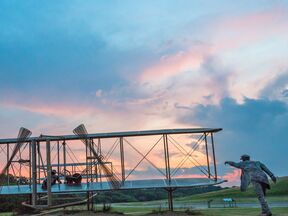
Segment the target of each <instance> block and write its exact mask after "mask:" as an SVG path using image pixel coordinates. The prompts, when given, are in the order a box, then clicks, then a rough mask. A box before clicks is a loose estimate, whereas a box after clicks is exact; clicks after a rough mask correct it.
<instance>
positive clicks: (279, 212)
mask: <svg viewBox="0 0 288 216" xmlns="http://www.w3.org/2000/svg"><path fill="white" fill-rule="evenodd" d="M200 212H201V213H202V214H203V215H205V216H231V215H233V216H243V215H245V216H256V215H259V213H260V210H259V209H257V208H235V209H207V210H200ZM272 212H273V216H288V208H273V209H272Z"/></svg>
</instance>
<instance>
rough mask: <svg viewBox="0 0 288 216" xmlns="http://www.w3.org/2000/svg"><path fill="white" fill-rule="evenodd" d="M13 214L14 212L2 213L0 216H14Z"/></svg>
mask: <svg viewBox="0 0 288 216" xmlns="http://www.w3.org/2000/svg"><path fill="white" fill-rule="evenodd" d="M12 215H13V213H12V212H2V213H0V216H12Z"/></svg>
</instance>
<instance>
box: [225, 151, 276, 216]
mask: <svg viewBox="0 0 288 216" xmlns="http://www.w3.org/2000/svg"><path fill="white" fill-rule="evenodd" d="M240 160H242V161H240V162H239V163H236V162H233V161H226V162H225V165H226V164H228V165H230V166H233V167H236V168H238V169H241V171H242V173H241V188H240V189H241V191H246V189H247V187H248V185H249V184H250V182H251V183H252V185H253V187H254V190H255V193H256V195H257V197H258V200H259V202H260V204H261V208H262V214H260V215H262V216H271V215H272V213H271V211H270V209H269V206H268V204H267V201H266V199H265V195H266V189H270V184H269V181H268V178H267V175H266V173H267V174H268V175H269V176H270V178H271V179H272V181H273V182H274V183H276V177H275V176H274V175H273V173H272V172H271V171H270V170H269V169H268V168H267V167H266V166H265V165H264V164H262V163H261V162H259V161H250V156H249V155H246V154H245V155H242V156H241V158H240Z"/></svg>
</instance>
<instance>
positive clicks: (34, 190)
mask: <svg viewBox="0 0 288 216" xmlns="http://www.w3.org/2000/svg"><path fill="white" fill-rule="evenodd" d="M31 145H32V146H31V147H32V154H31V156H32V157H31V159H32V206H34V207H35V206H36V204H37V170H36V169H37V167H36V140H32V144H31Z"/></svg>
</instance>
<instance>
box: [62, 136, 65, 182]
mask: <svg viewBox="0 0 288 216" xmlns="http://www.w3.org/2000/svg"><path fill="white" fill-rule="evenodd" d="M62 145H63V164H64V166H63V169H64V179H65V178H66V142H65V140H64V141H63V143H62Z"/></svg>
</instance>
